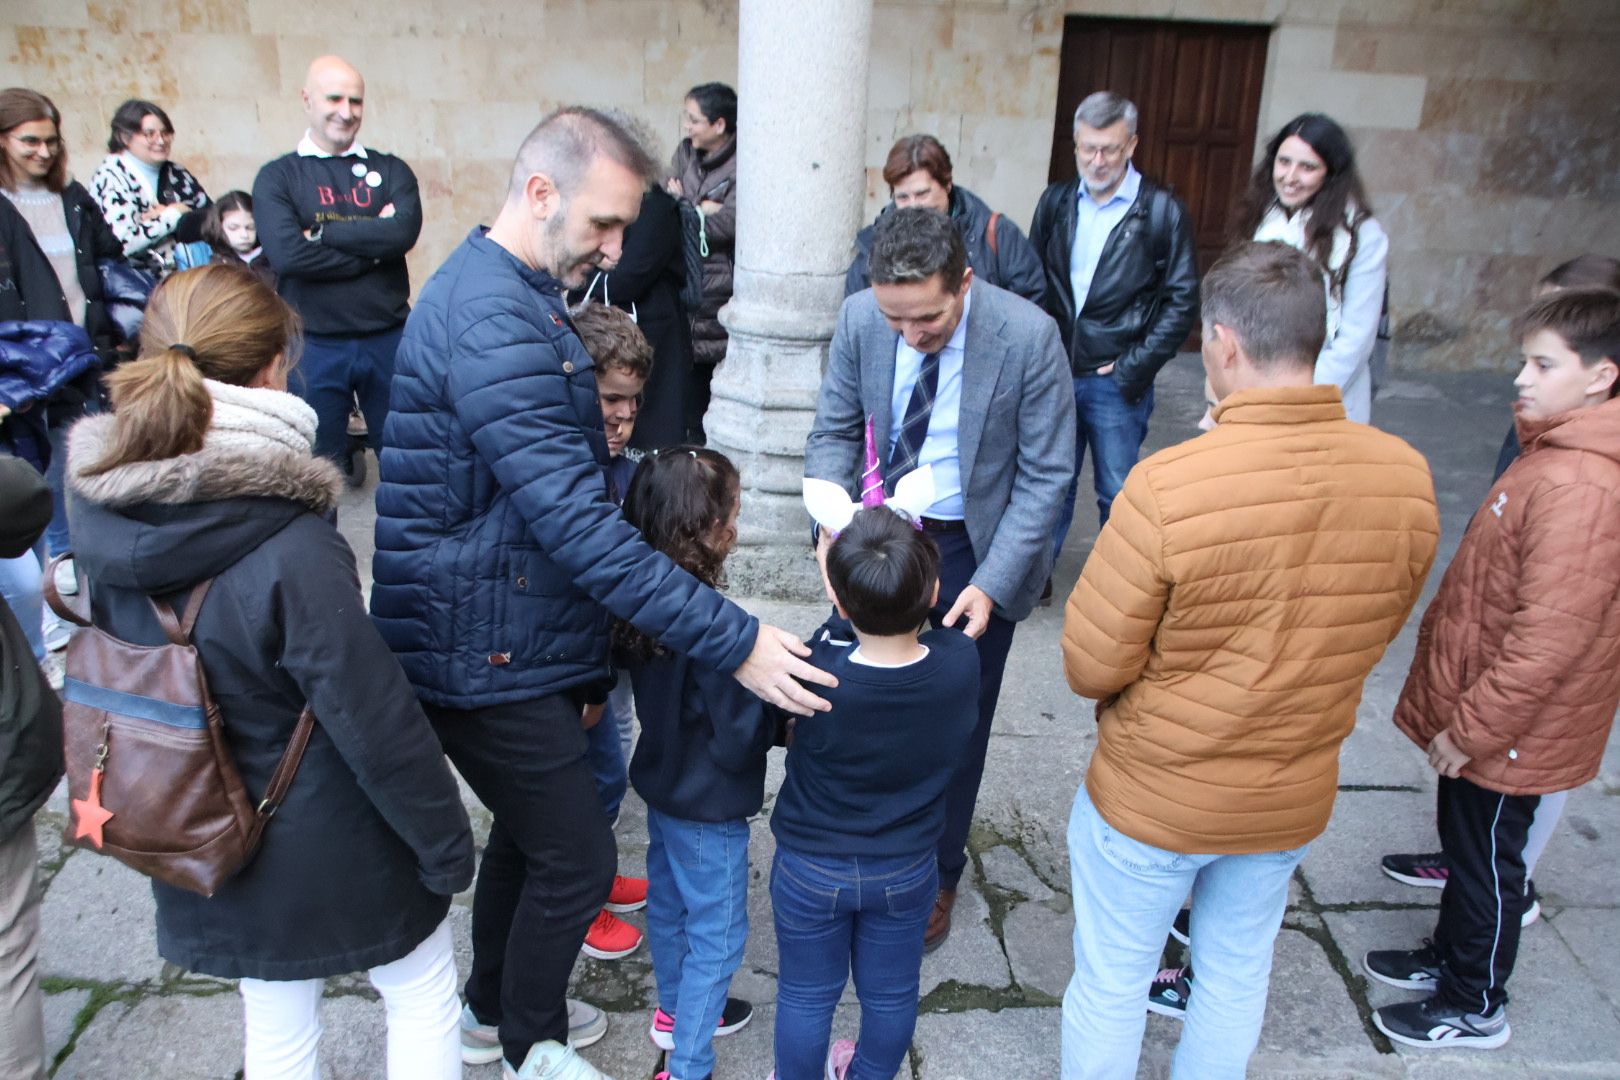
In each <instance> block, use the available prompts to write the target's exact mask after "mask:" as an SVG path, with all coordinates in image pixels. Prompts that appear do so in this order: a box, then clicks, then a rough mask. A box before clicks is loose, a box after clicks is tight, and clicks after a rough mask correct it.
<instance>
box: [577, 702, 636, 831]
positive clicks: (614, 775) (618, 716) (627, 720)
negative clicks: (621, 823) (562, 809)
mask: <svg viewBox="0 0 1620 1080" xmlns="http://www.w3.org/2000/svg"><path fill="white" fill-rule="evenodd" d="M632 709H633V706H632V704H631V697H630V676H629V675H628V674H626V673H625V672H622V671H621V672H619V681H618V682H617V683H615V684H614V687H613V690H612V692H611V693H609V694H608V699H607V704H606V705H605V706H604V707H603V709H602V719H600V720H598V721H597V722H596V726H595V727H593V728H591V729H590V730H589V731H587V732H586V733H585V738H586V747H585V760H586V761H587V762H588V763H589V764H590V766H591V779H592V780H594V781H595V782H596V794H597V795H599V796H601V799H602V812H603V813H604V814H606V815H607V816H608V818H609V819H610V820H611V819H612V818H614V817H616V816H617V815H618V813H619V807H620V806H621V805H622V804H623V803H624V793H625V791H626V790H628V789H629V787H630V775H629V773H628V772H627V771H626V766H627V764H628V762H629V756H628V755H627V754H626V753H625V746H626V744H627V743H628V742H629V739H628V738H627V736H628V734H629V731H630V724H631V720H632V715H633V714H632Z"/></svg>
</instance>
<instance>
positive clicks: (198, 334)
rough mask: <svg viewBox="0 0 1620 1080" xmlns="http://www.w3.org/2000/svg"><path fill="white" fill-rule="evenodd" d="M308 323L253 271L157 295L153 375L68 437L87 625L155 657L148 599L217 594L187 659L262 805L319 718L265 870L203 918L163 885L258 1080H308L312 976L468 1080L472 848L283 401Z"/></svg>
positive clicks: (441, 764) (397, 1042)
mask: <svg viewBox="0 0 1620 1080" xmlns="http://www.w3.org/2000/svg"><path fill="white" fill-rule="evenodd" d="M295 325H296V318H295V317H294V316H293V315H292V313H291V311H290V309H288V308H287V306H286V305H285V304H283V303H282V301H281V300H280V299H279V298H277V296H276V294H275V293H274V292H272V291H271V290H270V289H268V288H267V287H266V286H265V285H264V284H263V283H262V282H260V281H259V280H258V279H257V278H256V277H254V276H253V275H252V274H251V273H249V272H248V271H246V270H243V269H239V268H236V267H228V266H204V267H200V268H198V269H195V270H187V271H184V272H181V273H178V274H175V275H173V276H172V277H170V278H168V279H167V280H165V281H164V282H163V283H162V284H161V285H160V286H159V287H158V289H157V291H156V292H154V293H153V294H152V299H151V302H150V304H149V306H148V308H147V315H146V323H145V327H144V329H143V330H142V335H141V337H142V342H141V344H142V351H141V355H140V358H139V359H137V360H135V361H133V362H131V363H129V364H126V365H124V366H123V367H121V368H120V369H119V370H118V371H117V372H115V373H113V374H112V375H109V376H108V378H107V382H108V390H109V393H110V395H111V398H112V402H113V406H114V410H115V411H114V412H113V413H112V414H110V415H102V416H93V417H90V418H88V419H86V420H83V421H81V422H80V423H79V424H78V425H77V426H76V427H75V428H74V429H73V432H72V433H71V436H70V448H71V455H70V458H71V459H70V463H69V480H70V485H71V494H70V498H71V502H70V507H71V512H72V514H73V519H74V526H75V527H74V535H75V540H76V543H77V544H78V549H77V555H78V559H79V563H80V565H81V566H82V567H83V569H84V572H85V575H86V577H87V578H88V579H89V581H90V582H91V583H92V588H91V597H90V598H91V611H92V615H93V620H94V623H95V625H96V626H98V627H100V628H101V629H103V630H105V631H107V632H109V633H111V634H113V635H114V636H116V637H119V638H122V639H123V640H125V641H129V642H133V643H135V644H140V645H156V644H162V643H163V642H164V641H165V636H164V634H163V631H162V629H161V628H160V627H159V625H158V622H157V620H156V618H155V616H154V614H153V612H152V609H151V605H150V604H149V602H148V599H147V598H148V597H154V598H157V599H158V600H159V602H168V603H171V604H176V605H181V604H183V603H184V600H185V598H186V597H187V596H188V595H189V593H190V592H191V590H192V589H193V588H194V587H195V586H196V585H197V584H198V583H199V582H202V581H206V580H210V579H212V582H213V584H212V586H211V588H210V591H209V592H208V595H207V599H206V601H205V602H204V603H203V605H202V608H201V612H200V614H199V615H198V617H197V621H196V626H195V631H194V633H193V637H192V640H193V641H194V642H195V644H196V646H197V650H198V653H199V655H200V656H201V658H202V664H203V668H204V671H205V672H206V674H207V677H208V683H209V689H210V691H211V692H212V694H213V696H214V698H215V700H216V701H217V703H218V705H219V708H220V711H221V713H222V715H223V717H224V722H225V733H226V739H227V741H228V742H229V745H230V749H231V752H232V754H233V756H234V757H235V760H236V763H237V766H238V768H239V769H240V770H241V773H242V779H243V782H244V784H245V786H246V787H247V790H248V791H249V793H250V794H254V793H259V792H262V791H263V790H264V789H265V786H266V784H267V783H268V780H269V776H270V773H271V771H272V770H273V769H274V768H275V766H276V763H277V762H278V761H279V759H280V757H281V754H282V751H283V749H284V748H285V746H286V744H287V741H288V739H289V737H290V736H291V734H292V731H293V728H294V726H295V725H296V723H297V720H298V717H299V714H300V712H301V711H302V710H303V708H304V705H305V704H306V702H307V703H308V705H309V707H310V708H311V709H312V710H313V712H314V714H315V717H316V726H315V730H314V733H313V735H312V736H311V738H310V741H309V747H308V749H307V751H306V752H305V754H304V758H303V763H302V765H301V767H300V768H299V771H298V773H297V775H296V776H295V777H294V778H293V781H292V784H291V787H290V789H289V790H288V792H287V797H286V801H285V802H283V803H282V805H281V807H280V809H279V810H278V811H277V812H276V815H275V817H274V818H272V819H271V821H270V823H269V826H268V827H267V829H266V830H265V834H264V843H263V847H262V848H261V849H260V851H259V853H258V856H257V858H255V859H254V861H252V862H250V863H249V864H248V865H247V867H246V868H245V869H243V870H242V871H241V872H240V873H238V874H237V875H236V876H235V877H233V878H231V879H229V880H228V881H226V882H225V884H224V885H223V886H221V887H220V889H219V890H218V891H217V892H216V893H215V894H214V895H213V896H212V897H209V898H204V897H202V896H200V895H198V894H195V893H190V892H185V891H182V890H179V889H176V888H173V887H170V886H167V885H164V884H160V883H154V884H153V893H154V894H155V896H156V898H157V924H158V925H157V938H158V951H159V952H160V953H161V954H162V955H163V957H164V958H165V959H166V960H169V961H171V962H173V963H175V964H177V965H179V966H180V967H182V968H185V969H188V970H191V971H197V972H201V973H204V974H208V975H215V976H219V977H221V978H231V979H241V980H242V983H241V993H242V996H243V999H244V1002H245V1005H246V1008H245V1018H246V1026H247V1038H246V1058H247V1063H246V1073H247V1075H248V1076H253V1075H256V1073H258V1072H259V1071H260V1070H261V1069H266V1065H265V1063H266V1062H267V1061H269V1060H271V1059H275V1060H279V1061H284V1062H285V1061H288V1060H292V1061H297V1062H299V1064H298V1066H297V1067H296V1068H294V1069H293V1070H292V1071H291V1072H287V1073H282V1072H277V1074H276V1075H278V1076H280V1075H298V1076H308V1077H310V1078H312V1080H313V1077H315V1076H316V1075H317V1063H316V1061H315V1045H316V1042H317V1040H316V1038H315V1037H314V1034H313V1033H318V1025H317V1021H316V1008H317V1004H318V1002H319V999H320V994H321V986H322V982H321V980H322V979H324V978H325V977H327V976H331V975H337V974H341V973H344V972H351V971H356V970H367V971H368V972H369V974H370V975H371V977H372V981H373V983H374V984H375V985H376V986H377V988H378V990H379V991H380V992H381V993H382V996H383V999H384V1002H385V1004H387V1006H388V1012H389V1025H388V1046H389V1049H388V1059H389V1074H390V1075H391V1076H399V1075H405V1074H406V1072H405V1070H406V1069H408V1070H409V1071H408V1075H409V1076H411V1077H429V1076H431V1077H459V1076H460V1075H461V1072H460V1068H461V1058H460V1033H459V1016H460V1003H459V1001H458V999H457V995H456V972H455V963H454V959H453V956H452V952H451V941H450V930H449V924H448V922H447V921H446V918H445V916H446V913H447V911H448V908H449V904H450V897H451V896H452V895H454V894H455V893H456V892H458V891H460V890H462V889H465V888H467V886H468V885H469V884H471V882H472V874H473V845H472V836H471V833H470V831H469V828H468V822H467V814H466V811H465V810H464V809H463V807H462V803H461V798H460V793H459V790H458V788H457V786H456V783H455V780H454V779H453V777H452V776H451V773H450V769H449V767H448V766H447V765H446V764H445V760H444V756H443V753H442V752H441V750H440V748H439V744H438V740H437V739H436V738H435V737H434V734H433V731H432V729H431V728H430V727H429V726H428V722H427V719H426V718H425V717H424V716H423V715H422V711H421V708H420V707H419V706H418V704H417V701H416V696H415V694H414V693H413V692H412V690H411V688H410V685H409V684H408V683H407V682H406V681H405V677H404V674H403V672H401V670H400V668H399V664H398V662H397V661H396V660H395V659H394V656H393V654H392V653H391V652H390V651H389V650H388V647H387V646H386V645H384V644H383V641H382V639H381V637H379V636H378V634H377V632H376V630H375V629H374V628H373V626H372V624H371V621H370V619H369V618H368V617H367V615H366V608H365V603H364V601H363V599H362V597H361V592H360V582H359V580H358V578H357V576H356V571H355V562H354V555H353V553H352V552H351V551H350V550H349V548H348V545H347V544H345V543H344V541H343V538H342V537H341V536H340V535H339V534H338V532H337V530H336V529H335V528H334V527H333V525H332V524H331V523H330V521H329V520H328V515H330V513H331V511H332V509H333V507H334V505H335V503H336V499H337V494H338V492H339V490H341V488H342V480H341V478H340V477H339V475H338V473H337V471H336V470H335V469H334V468H333V467H332V466H331V465H330V464H329V463H327V462H325V461H323V460H320V459H317V458H315V457H314V456H313V455H312V447H313V440H314V437H315V414H314V412H313V411H312V410H311V409H310V408H309V406H307V405H305V404H304V403H303V402H302V401H300V400H299V399H298V398H296V397H294V396H293V395H291V394H289V393H286V385H287V369H288V367H289V366H290V365H289V364H288V362H287V349H288V347H289V344H290V342H291V340H292V336H293V331H294V327H295ZM205 376H206V377H207V379H208V380H210V381H208V382H206V383H205V382H204V381H203V380H204V377H205ZM69 674H70V675H71V674H72V673H71V672H70V673H69ZM109 809H112V810H114V812H115V813H116V808H115V807H109ZM396 1070H399V1071H396ZM266 1071H267V1070H266Z"/></svg>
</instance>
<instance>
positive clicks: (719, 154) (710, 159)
mask: <svg viewBox="0 0 1620 1080" xmlns="http://www.w3.org/2000/svg"><path fill="white" fill-rule="evenodd" d="M686 141H687V143H688V144H690V143H691V141H692V140H691V139H688V140H686ZM736 154H737V136H735V135H733V136H732V137H731V138H729V139H727V140H726V145H724V146H722V147H721V148H720V149H718V150H699V149H698V148H697V147H695V146H694V147H692V156H693V157H694V158H696V159H697V163H698V168H699V169H702V170H703V171H704V172H706V173H710V172H714V170H716V169H718V168H719V167H720V166H722V165H724V164H725V163H726V162H728V161H730V160H731V159H732V158H733V157H735V156H736Z"/></svg>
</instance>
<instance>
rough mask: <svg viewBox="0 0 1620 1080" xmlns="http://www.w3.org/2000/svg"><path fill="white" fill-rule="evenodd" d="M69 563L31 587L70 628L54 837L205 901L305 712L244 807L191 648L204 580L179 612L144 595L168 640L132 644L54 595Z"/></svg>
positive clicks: (289, 762) (245, 837) (299, 748)
mask: <svg viewBox="0 0 1620 1080" xmlns="http://www.w3.org/2000/svg"><path fill="white" fill-rule="evenodd" d="M69 557H71V556H66V555H64V556H58V558H57V559H54V560H52V562H51V565H50V568H49V569H47V570H46V572H45V579H44V582H43V584H44V587H45V598H46V600H47V601H48V602H49V603H50V605H51V609H52V610H53V611H55V612H56V613H57V614H58V615H60V616H61V617H62V618H64V619H67V620H68V621H70V622H73V623H76V624H77V625H78V626H80V627H81V628H82V629H80V630H78V631H76V632H75V633H74V634H73V637H72V638H71V639H70V640H69V641H68V646H67V676H66V680H65V683H64V685H63V689H62V706H63V708H62V742H63V750H64V756H65V758H66V764H67V781H68V796H69V799H70V803H69V806H70V812H69V814H68V823H67V827H66V829H65V830H64V833H63V839H64V840H65V841H66V842H67V843H69V844H73V845H75V846H77V847H83V848H89V849H90V850H92V851H99V852H100V853H101V854H103V855H111V856H112V857H113V858H115V859H117V860H118V861H119V862H121V863H123V864H124V865H126V866H129V867H131V868H133V869H135V870H139V871H140V872H141V873H143V874H145V875H147V876H148V877H151V878H155V879H156V880H158V881H161V882H164V883H165V884H168V885H173V886H175V887H176V888H181V889H189V890H190V891H192V892H196V893H201V894H202V895H204V896H212V895H214V893H215V891H216V890H218V888H219V887H220V885H222V884H223V883H224V882H225V881H226V880H227V879H228V878H230V877H231V875H233V874H235V873H236V872H237V871H238V870H241V869H242V867H244V866H246V865H247V864H248V862H250V861H251V860H252V858H253V856H254V854H255V853H256V852H257V851H258V847H259V842H260V841H261V840H262V839H263V838H264V828H265V825H266V824H267V823H268V822H269V820H270V818H271V816H272V815H274V814H275V812H276V808H277V807H278V806H280V805H281V800H282V798H283V797H284V796H285V795H286V793H287V788H288V786H289V785H290V784H291V783H292V778H293V774H294V773H296V772H297V771H298V764H299V762H300V761H301V760H302V759H303V756H304V748H305V747H306V746H307V745H308V744H309V736H310V732H311V730H312V729H313V728H314V724H315V717H314V714H313V713H311V712H310V710H309V708H308V707H307V706H306V707H305V709H304V711H303V714H302V715H301V716H299V718H298V725H297V727H296V728H294V730H293V734H292V738H291V740H289V742H288V743H287V749H286V751H285V752H284V753H283V754H282V756H281V761H280V762H279V763H278V764H277V765H276V769H275V772H274V773H272V774H271V778H270V783H269V786H268V787H267V788H266V789H265V792H264V796H263V798H261V799H260V800H259V801H258V802H257V803H255V802H254V801H253V799H252V798H250V797H249V795H248V793H247V789H246V788H245V787H244V786H243V784H242V776H241V774H240V773H239V772H238V771H237V768H236V762H235V761H234V760H233V759H232V757H231V752H230V747H229V746H228V745H227V744H226V741H225V726H224V721H223V719H222V718H221V716H220V712H219V706H218V705H216V704H215V703H214V699H213V696H212V695H211V694H210V693H209V692H208V682H207V679H206V678H205V677H204V675H203V667H202V661H201V658H200V657H199V656H198V655H197V649H196V646H195V645H193V644H192V642H191V631H192V628H193V627H194V626H195V625H196V623H197V614H198V612H199V611H201V610H202V604H203V600H204V599H206V598H207V596H208V589H209V586H211V585H212V584H213V579H212V578H210V579H208V580H207V581H201V582H198V583H197V584H196V585H195V586H193V587H192V590H191V594H190V596H189V597H187V599H186V605H185V610H184V611H183V612H180V613H179V614H176V612H175V610H174V609H173V608H171V607H170V606H169V605H168V604H164V603H160V602H159V601H157V600H155V599H152V598H151V597H148V602H150V603H151V605H152V610H153V611H154V613H155V614H156V615H157V620H158V623H159V624H160V625H161V626H162V627H163V633H164V635H165V636H166V637H167V638H168V639H169V640H168V641H167V643H165V644H163V645H155V646H147V645H133V644H131V643H129V642H127V641H123V640H121V639H119V638H116V637H113V636H112V635H111V634H109V633H107V632H106V631H105V630H102V629H101V628H99V627H97V626H95V625H94V624H93V623H92V622H91V621H90V619H89V617H88V616H87V614H81V613H80V612H79V611H76V610H74V609H73V608H72V607H70V606H69V605H68V604H67V603H66V602H65V601H64V600H63V599H62V597H61V595H60V594H59V593H58V592H57V590H56V582H55V570H56V564H57V563H58V562H60V561H61V560H62V559H64V558H69ZM81 580H83V579H82V578H81ZM86 600H88V597H87V596H86ZM85 610H86V612H88V611H89V607H88V604H87V605H86V609H85Z"/></svg>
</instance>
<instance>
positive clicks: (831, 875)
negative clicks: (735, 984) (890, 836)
mask: <svg viewBox="0 0 1620 1080" xmlns="http://www.w3.org/2000/svg"><path fill="white" fill-rule="evenodd" d="M938 891H939V870H938V861H937V858H936V856H935V854H934V852H932V851H927V852H919V853H917V854H916V855H904V856H901V857H899V858H864V857H861V856H857V855H847V856H834V855H802V854H799V853H798V852H795V851H792V850H790V849H788V848H784V847H778V848H777V849H776V861H775V863H773V864H772V866H771V906H772V908H773V909H774V912H775V916H776V951H777V967H778V968H780V970H781V976H780V982H779V983H778V984H777V992H776V1076H777V1080H821V1077H822V1076H823V1075H824V1074H825V1066H826V1060H827V1043H828V1041H829V1040H830V1039H831V1037H832V1021H833V1010H834V1009H835V1008H837V1007H838V998H839V996H840V995H841V994H843V992H844V982H845V980H847V979H848V978H849V976H850V973H851V970H852V969H853V972H854V975H855V994H856V996H857V997H859V998H860V1000H861V1034H860V1039H859V1040H858V1041H857V1042H856V1044H855V1058H854V1060H853V1061H851V1062H850V1065H849V1074H848V1080H891V1078H892V1077H893V1076H894V1075H895V1073H897V1072H899V1071H900V1066H901V1065H902V1064H903V1063H904V1062H905V1060H906V1052H907V1051H908V1050H909V1049H910V1048H911V1035H912V1032H913V1031H914V1030H915V1029H916V1027H917V989H918V981H919V975H920V973H921V971H922V951H923V932H924V931H925V930H927V929H928V913H929V912H930V911H932V910H933V908H934V896H935V894H936V893H937V892H938Z"/></svg>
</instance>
